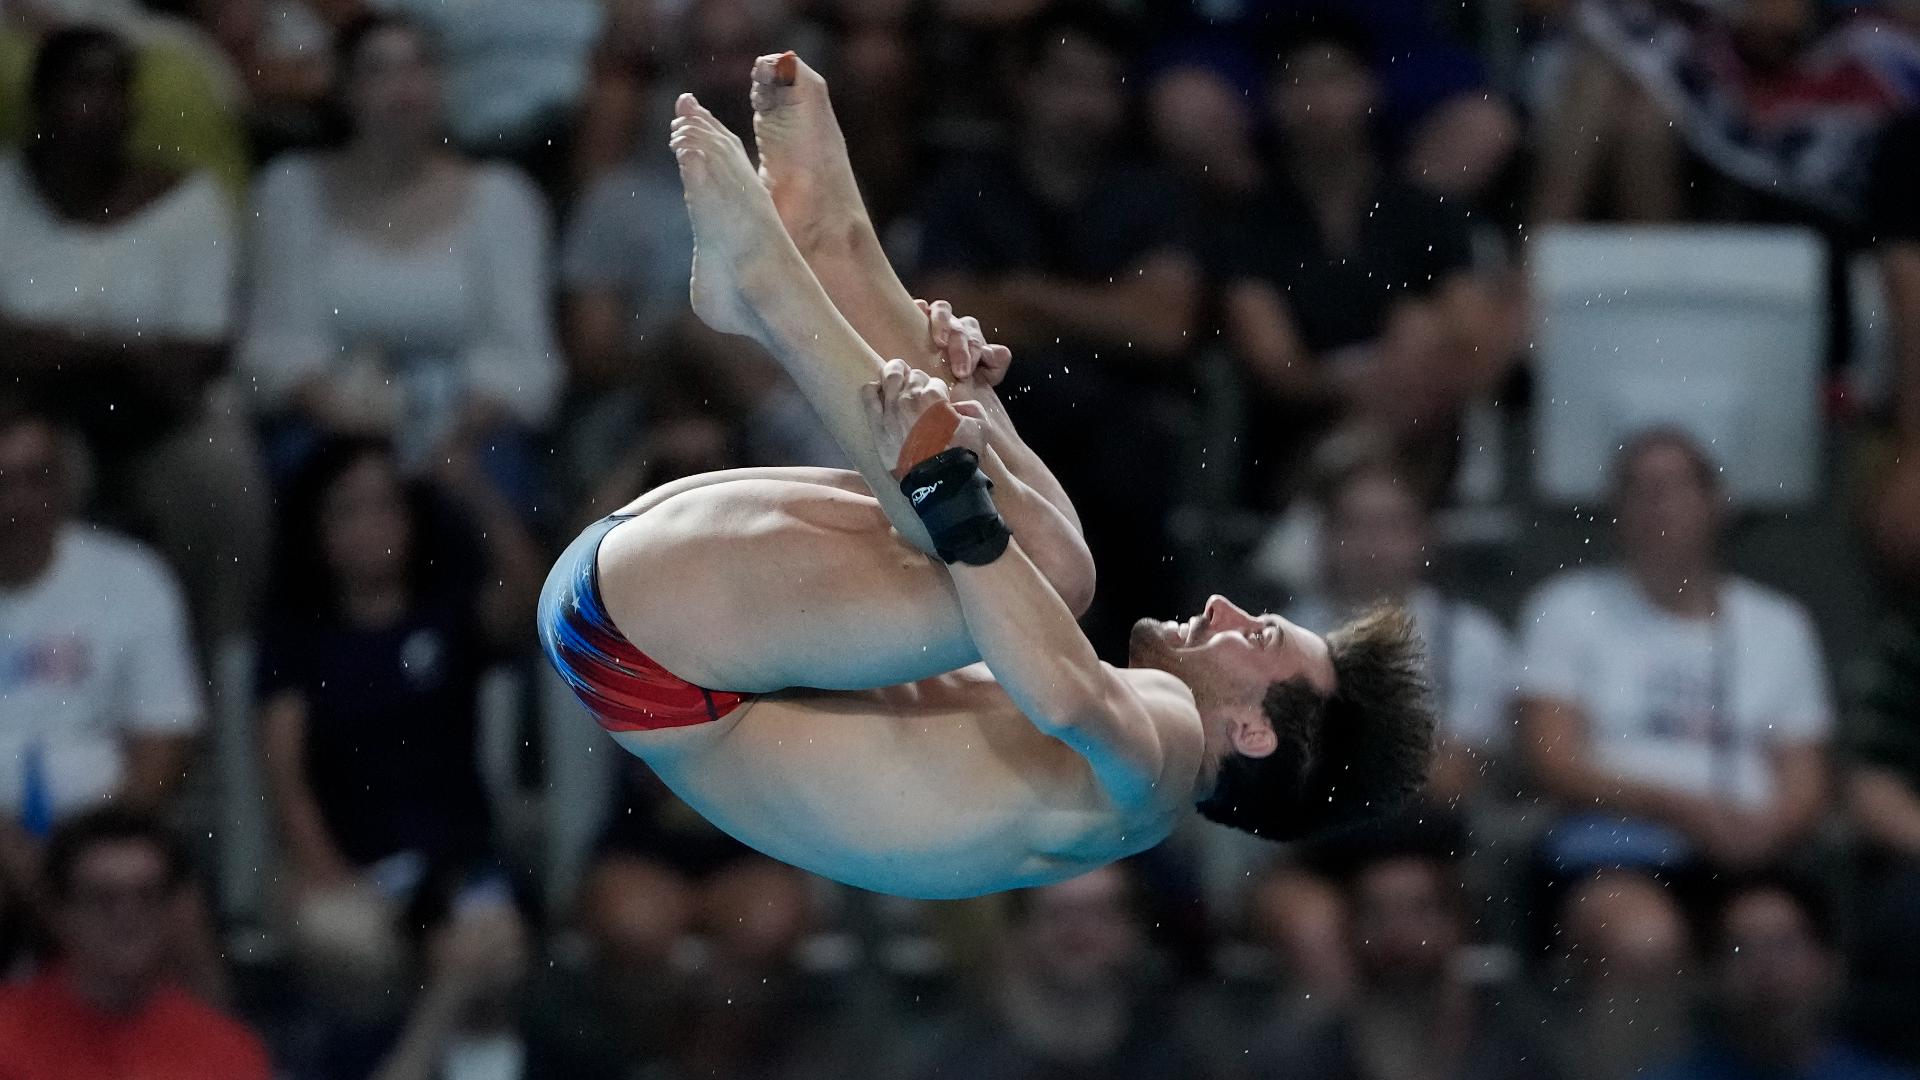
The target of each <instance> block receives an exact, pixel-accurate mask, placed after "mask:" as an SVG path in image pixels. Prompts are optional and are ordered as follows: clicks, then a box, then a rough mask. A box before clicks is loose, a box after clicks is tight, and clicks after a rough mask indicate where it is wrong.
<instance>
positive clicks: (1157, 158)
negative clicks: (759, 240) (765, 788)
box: [0, 0, 1920, 1080]
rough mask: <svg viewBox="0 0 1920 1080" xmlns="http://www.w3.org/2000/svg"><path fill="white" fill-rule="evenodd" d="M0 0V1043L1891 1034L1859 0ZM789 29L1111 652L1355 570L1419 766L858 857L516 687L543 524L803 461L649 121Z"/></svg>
mask: <svg viewBox="0 0 1920 1080" xmlns="http://www.w3.org/2000/svg"><path fill="white" fill-rule="evenodd" d="M0 20H3V21H0V144H3V145H4V149H0V980H4V985H0V1080H54V1078H59V1080H91V1078H96V1077H97V1078H102V1080H106V1078H113V1080H128V1078H136V1077H137V1078H140V1080H176V1078H177V1080H187V1078H194V1080H206V1078H234V1080H240V1078H254V1077H263V1076H267V1075H275V1076H281V1077H287V1078H290V1080H335V1078H338V1080H360V1078H365V1077H379V1078H382V1080H414V1078H420V1080H425V1078H444V1080H520V1078H525V1080H533V1078H545V1077H565V1078H568V1080H601V1078H606V1080H615V1078H618V1080H691V1078H693V1077H741V1078H769V1080H771V1078H812V1077H902V1078H909V1080H913V1078H933V1077H951V1078H978V1080H1040V1078H1056V1077H1058V1078H1081V1077H1087V1078H1091V1077H1101V1078H1116V1080H1125V1078H1135V1077H1139V1078H1168V1080H1172V1078H1182V1080H1186V1078H1219V1080H1230V1078H1255V1077H1288V1078H1294V1080H1308V1078H1314V1077H1325V1078H1328V1080H1335V1078H1340V1080H1466V1078H1468V1077H1473V1078H1476V1080H1477V1078H1483V1077H1512V1078H1516V1080H1517V1078H1521V1077H1551V1078H1556V1080H1626V1078H1628V1077H1639V1076H1656V1077H1662V1078H1697V1080H1725V1078H1745V1077H1754V1078H1760V1077H1766V1078H1784V1077H1795V1078H1799V1077H1805V1078H1809V1080H1811V1078H1821V1080H1827V1078H1841V1077H1874V1078H1879V1077H1896V1076H1910V1075H1913V1073H1912V1072H1911V1070H1913V1069H1915V1068H1920V1035H1917V1034H1916V1032H1917V1031H1920V1027H1917V1026H1916V1024H1915V1022H1914V1021H1915V1019H1916V1017H1920V119H1917V118H1920V3H1915V2H1914V0H1885V2H1883V3H1878V4H1852V3H1840V2H1837V0H1697V2H1696V0H1457V2H1448V3H1439V2H1434V0H1346V2H1344V3H1335V2H1331V0H1188V2H1182V0H1133V2H1125V0H1116V2H1113V3H1099V2H1096V0H1085V2H1069V3H1065V4H1060V3H1047V2H1043V0H153V2H151V3H147V4H142V3H140V2H139V0H0ZM786 48H793V49H797V50H799V51H800V52H801V53H802V54H803V55H804V56H805V57H807V59H808V60H809V61H810V62H811V63H812V64H813V65H814V66H815V67H817V68H818V69H819V70H820V71H821V72H822V73H823V74H824V75H826V77H827V78H828V80H829V82H830V84H831V86H832V92H833V99H834V105H835V108H836V110H837V112H838V115H839V119H840V121H841V123H842V125H843V126H844V128H845V130H846V133H847V137H848V140H849V143H850V148H851V153H852V156H853V159H854V164H855V168H856V171H857V173H858V175H859V178H860V181H861V184H862V186H863V189H864V194H865V196H866V199H867V201H868V203H869V205H870V207H871V211H872V216H873V219H874V222H875V224H876V226H877V227H878V228H879V230H880V232H881V235H882V237H883V239H884V241H885V243H886V245H887V247H888V249H889V252H890V253H891V255H892V257H893V259H894V261H895V262H896V264H897V265H898V266H899V267H900V268H901V272H902V275H903V277H904V278H905V279H906V280H907V281H908V282H909V284H910V286H911V287H912V288H913V289H914V291H915V292H916V294H918V295H921V296H925V297H928V298H944V299H949V300H951V301H953V303H954V306H955V308H956V309H957V310H958V311H959V312H961V313H962V314H972V315H976V316H978V317H979V318H980V320H981V322H982V323H983V324H984V325H985V327H986V328H987V332H988V335H989V337H990V338H991V340H994V341H998V342H1002V343H1005V344H1007V345H1009V346H1011V347H1012V349H1013V351H1014V355H1015V362H1014V367H1013V373H1012V376H1011V378H1010V380H1009V383H1008V384H1007V386H1006V387H1005V388H1003V393H1005V394H1006V396H1007V397H1008V399H1009V406H1010V408H1011V409H1012V410H1013V411H1014V412H1015V415H1016V418H1017V419H1018V420H1019V421H1020V423H1021V426H1022V430H1023V431H1024V432H1026V433H1027V434H1028V436H1029V437H1030V439H1031V441H1032V442H1033V444H1034V446H1035V448H1036V449H1037V450H1039V451H1040V452H1041V454H1042V455H1043V456H1045V457H1046V459H1047V460H1048V461H1049V462H1050V463H1051V464H1052V465H1053V467H1054V468H1055V470H1056V471H1057V472H1058V473H1059V475H1060V477H1061V479H1062V480H1063V481H1064V482H1065V484H1066V486H1067V488H1068V490H1069V491H1070V492H1072V494H1073V496H1074V498H1075V500H1076V501H1077V503H1078V505H1079V508H1080V510H1081V512H1082V515H1083V516H1084V519H1085V523H1086V526H1087V529H1088V533H1089V540H1090V543H1091V545H1092V547H1093V550H1094V553H1095V556H1096V558H1097V560H1098V563H1099V570H1100V575H1101V591H1100V597H1099V601H1098V603H1097V605H1096V607H1095V609H1094V610H1093V611H1092V612H1091V613H1090V615H1089V617H1088V619H1087V624H1086V625H1087V630H1088V633H1089V634H1090V636H1091V637H1092V638H1093V640H1094V641H1095V643H1096V645H1097V646H1098V647H1099V648H1100V649H1101V650H1102V652H1103V654H1105V655H1106V656H1107V658H1108V659H1110V660H1115V661H1118V660H1121V659H1123V652H1124V641H1125V631H1126V628H1127V626H1128V625H1129V624H1130V622H1131V621H1132V620H1133V619H1134V618H1136V617H1138V616H1141V615H1153V616H1160V617H1173V616H1175V615H1178V614H1180V613H1182V612H1185V611H1191V610H1194V609H1196V608H1197V606H1198V604H1199V603H1200V602H1201V601H1203V600H1204V598H1205V597H1206V596H1207V594H1208V593H1209V592H1212V591H1216V590H1217V591H1223V592H1226V593H1228V594H1230V595H1233V596H1235V597H1236V598H1240V597H1245V598H1247V600H1249V601H1250V602H1252V603H1258V604H1261V605H1264V606H1266V607H1267V608H1269V609H1271V610H1279V611H1283V612H1285V613H1287V614H1289V615H1290V616H1291V617H1293V618H1295V619H1298V620H1302V621H1307V622H1309V623H1310V624H1312V625H1326V624H1328V623H1331V622H1333V621H1337V620H1339V619H1341V618H1343V617H1344V616H1345V615H1347V614H1349V613H1351V612H1354V611H1356V610H1359V609H1361V608H1363V607H1365V606H1367V605H1369V604H1371V603H1372V602H1373V601H1375V600H1377V599H1380V598H1383V597H1385V598H1390V599H1395V600H1398V601H1400V602H1402V603H1405V604H1407V605H1408V606H1409V607H1410V608H1411V609H1412V611H1413V612H1414V614H1415V617H1416V619H1417V621H1418V623H1419V625H1420V627H1421V629H1422V631H1423V633H1424V635H1425V637H1426V639H1427V641H1428V644H1429V647H1430V654H1431V655H1430V663H1431V666H1432V674H1433V677H1434V681H1435V684H1436V687H1437V690H1438V693H1439V696H1440V703H1441V707H1442V711H1443V713H1444V716H1443V721H1442V730H1441V740H1440V751H1439V756H1438V759H1437V762H1436V766H1435V769H1434V772H1433V776H1432V778H1431V781H1430V783H1429V785H1428V788H1427V791H1426V792H1425V795H1424V797H1423V799H1422V801H1421V802H1420V804H1419V805H1417V806H1416V807H1414V808H1412V809H1410V810H1409V811H1407V812H1406V813H1405V814H1403V815H1402V816H1401V817H1399V818H1397V819H1396V820H1394V821H1391V822H1386V823H1383V824H1381V825H1379V826H1377V827H1373V828H1369V829H1367V830H1364V831H1361V832H1359V833H1354V834H1350V835H1347V836H1342V837H1337V838H1333V839H1331V840H1329V841H1327V842H1324V843H1318V844H1308V845H1300V846H1294V847H1281V846H1277V845H1262V844H1261V843H1260V842H1258V841H1254V840H1252V839H1250V838H1247V837H1244V836H1242V835H1241V834H1237V833H1232V834H1230V833H1228V832H1227V831H1225V830H1218V829H1213V828H1211V827H1207V826H1204V825H1199V824H1195V825H1192V826H1189V827H1187V828H1185V829H1183V830H1182V831H1181V832H1179V833H1177V834H1176V835H1175V837H1174V838H1173V839H1172V840H1170V841H1169V842H1168V843H1166V844H1165V845H1163V846H1162V847H1161V848H1159V849H1157V850H1155V851H1153V852H1151V853H1149V854H1147V855H1144V856H1141V857H1139V858H1136V859H1133V860H1130V861H1129V862H1127V863H1124V864H1120V865H1116V866H1113V867H1110V868H1107V869H1103V870H1101V871H1098V872H1096V873H1094V874H1091V875H1088V876H1087V877H1084V878H1080V879H1077V880H1074V881H1070V882H1067V883H1064V884H1060V885H1056V886H1052V887H1048V888H1044V889H1037V890H1031V891H1027V892H1021V893H1014V894H1007V895H1001V896H993V897H987V898H983V899H980V900H977V901H967V902H953V903H925V902H911V901H905V900H899V899H895V898H888V897H880V896H875V895H871V894H865V893H860V892H857V891H854V890H850V889H846V888H843V887H840V886H837V885H834V884H832V883H829V882H826V881H823V880H820V879H818V878H814V877H811V876H808V875H806V874H803V873H800V872H798V871H795V870H792V869H790V868H788V867H785V866H782V865H779V864H775V863H772V862H770V861H768V860H766V859H765V858H763V857H761V856H759V855H757V854H755V853H754V852H752V851H749V850H747V849H745V848H743V847H742V846H740V845H739V844H737V843H735V842H733V841H732V840H730V839H728V838H727V837H725V836H723V835H721V834H719V833H717V832H716V831H715V830H713V829H712V828H711V827H710V826H708V825H706V824H705V823H704V822H703V821H702V820H700V819H699V818H698V817H697V816H696V815H694V814H693V813H692V812H691V811H690V810H689V809H687V808H686V807H685V806H684V805H682V804H681V803H680V802H678V801H677V800H676V799H675V798H674V797H673V796H672V794H671V793H670V792H668V791H667V790H666V789H665V788H664V786H663V785H661V784H660V783H659V781H658V780H657V779H656V778H654V777H653V776H652V775H651V774H650V773H649V772H648V771H647V769H646V768H645V766H644V765H643V764H642V763H641V762H640V761H638V760H637V759H634V758H631V757H630V756H628V755H626V754H624V753H622V752H621V751H620V749H619V748H618V747H617V746H615V745H614V744H613V743H612V742H611V741H610V740H608V739H606V738H605V736H604V735H603V734H601V733H600V732H599V731H598V730H597V729H596V728H595V727H594V726H593V725H592V724H591V723H588V722H586V718H585V717H583V716H582V715H581V714H580V711H579V709H578V707H577V705H576V704H575V702H574V701H573V699H572V697H571V695H570V694H568V693H567V692H566V690H565V688H564V687H563V686H561V685H560V684H558V683H557V681H556V680H554V679H553V678H551V677H550V675H549V673H548V672H547V670H546V668H545V665H544V664H542V663H540V662H539V660H538V657H537V655H536V653H537V650H535V649H534V647H533V646H534V638H533V634H532V633H531V624H532V610H533V602H534V599H535V593H536V591H537V589H538V586H539V582H540V580H541V577H542V576H543V574H544V573H545V570H546V567H547V566H548V564H549V562H550V560H551V559H552V558H553V557H554V555H555V554H556V553H557V552H558V550H559V548H560V547H561V546H563V545H564V544H565V543H566V542H567V541H568V540H569V539H570V538H571V537H572V536H573V535H574V533H575V532H576V531H577V530H578V528H580V527H581V526H582V525H583V524H585V523H586V522H588V521H591V520H593V519H595V518H597V517H599V516H600V515H602V514H604V513H606V512H607V511H608V510H610V509H612V508H614V507H616V506H618V505H620V504H622V503H624V502H626V501H627V500H628V499H630V498H631V497H633V496H634V495H635V494H637V493H639V492H640V491H641V490H643V489H644V488H646V487H647V486H649V485H652V484H657V483H660V482H662V481H665V480H668V479H671V478H674V477H678V476H682V475H685V474H688V473H691V472H697V471H701V470H708V469H721V468H728V467H733V466H740V465H777V464H834V463H835V462H836V460H837V457H838V455H837V452H836V450H835V449H834V448H833V447H832V446H831V445H830V443H827V442H826V440H825V439H824V438H823V434H822V432H821V431H820V429H819V428H818V427H817V425H816V424H815V422H814V421H813V419H812V417H811V416H810V415H809V413H808V412H807V410H806V409H805V407H804V405H803V404H802V403H801V402H800V401H799V400H798V398H797V396H796V394H795V393H794V391H793V389H792V388H791V386H790V385H788V383H787V382H786V381H785V380H784V378H783V377H782V376H781V375H780V374H779V371H778V369H777V368H776V367H775V366H774V365H773V364H772V363H771V362H770V361H769V359H768V358H767V357H765V356H763V355H759V354H757V353H756V352H755V350H754V348H753V347H752V346H751V345H749V344H748V343H746V342H744V341H743V340H740V339H730V338H720V337H718V336H716V335H714V334H712V333H711V332H709V331H707V330H705V329H704V328H703V327H702V326H700V325H699V324H698V322H697V320H695V319H694V318H693V316H692V313H691V311H690V310H689V308H688V304H687V280H686V278H687V268H688V261H689V254H690V244H691V239H690V235H689V229H688V225H687V220H686V216H685V213H684V211H683V208H682V206H681V203H680V194H679V185H678V181H677V178H676V176H675V174H674V171H673V163H672V159H671V157H670V155H669V154H668V152H667V150H666V145H665V144H666V139H665V135H666V118H667V116H668V112H669V109H670V105H671V102H672V99H673V97H674V96H675V95H676V94H678V93H679V92H682V91H687V90H691V91H693V92H695V93H697V94H698V95H699V96H700V97H701V99H702V100H703V101H704V102H706V103H707V104H708V105H710V106H711V107H712V108H713V109H714V111H715V112H716V113H718V114H719V115H720V116H721V117H722V118H723V119H725V120H726V121H727V122H728V123H729V124H731V125H733V126H735V127H736V129H741V130H743V131H744V129H745V128H746V127H747V126H748V125H749V121H750V113H749V111H748V107H747V97H746V87H747V75H748V71H749V69H750V67H751V64H752V62H753V59H754V57H755V56H756V55H758V54H761V53H765V52H772V51H778V50H781V49H786Z"/></svg>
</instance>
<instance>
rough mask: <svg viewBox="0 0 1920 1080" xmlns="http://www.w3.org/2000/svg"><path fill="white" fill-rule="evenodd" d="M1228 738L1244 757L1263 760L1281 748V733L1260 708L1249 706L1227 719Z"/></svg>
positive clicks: (1236, 750)
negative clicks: (1275, 729)
mask: <svg viewBox="0 0 1920 1080" xmlns="http://www.w3.org/2000/svg"><path fill="white" fill-rule="evenodd" d="M1227 738H1228V739H1229V740H1231V741H1232V743H1233V749H1234V751H1235V752H1237V753H1239V754H1240V755H1242V756H1243V757H1250V758H1263V757H1266V756H1268V755H1269V754H1272V753H1273V752H1274V751H1275V750H1278V749H1279V748H1280V735H1279V733H1278V732H1276V731H1274V730H1273V723H1272V721H1270V720H1268V719H1267V714H1266V712H1265V710H1263V709H1261V708H1259V707H1258V706H1247V707H1245V708H1242V709H1240V710H1238V711H1236V712H1235V713H1234V714H1233V715H1232V716H1229V717H1228V718H1227Z"/></svg>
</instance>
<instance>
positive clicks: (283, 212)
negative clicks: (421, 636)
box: [241, 18, 562, 509]
mask: <svg viewBox="0 0 1920 1080" xmlns="http://www.w3.org/2000/svg"><path fill="white" fill-rule="evenodd" d="M340 56H341V58H342V59H341V70H342V78H343V79H344V80H345V84H346V87H345V96H346V99H347V105H348V110H349V113H350V114H351V123H352V128H353V133H352V136H351V138H350V139H349V140H348V142H347V144H346V145H345V146H344V147H343V148H342V149H340V150H338V151H334V152H330V153H326V154H316V155H308V154H297V155H291V156H289V157H288V158H286V159H284V160H282V161H281V162H279V163H278V164H276V165H274V166H272V167H271V168H270V169H269V170H268V172H267V174H266V175H265V176H264V177H263V178H262V179H261V181H260V183H259V186H258V188H257V189H256V191H255V195H254V212H255V216H256V218H257V219H258V220H257V228H256V231H255V234H254V236H253V250H252V263H251V267H250V270H251V275H252V276H251V280H250V281H249V286H250V290H251V291H250V307H249V311H248V315H247V327H246V336H245V339H244V341H243V343H242V346H241V364H242V365H243V367H244V368H245V370H246V371H247V373H248V374H249V375H251V376H252V378H253V385H254V388H255V390H256V391H257V392H258V397H259V401H260V406H261V408H262V409H263V410H265V411H268V412H270V413H276V414H278V418H279V425H278V435H277V437H276V440H275V446H274V447H273V448H272V449H273V451H274V456H275V458H276V459H277V460H276V461H275V465H276V469H277V471H279V472H281V473H282V474H286V473H290V472H291V471H292V470H293V469H294V468H295V467H297V461H298V458H299V456H300V455H301V454H302V453H303V452H304V450H305V447H306V445H307V444H308V443H310V442H311V440H312V439H313V438H314V437H315V435H316V433H324V432H329V431H332V432H351V433H366V432H369V431H378V432H380V433H383V434H392V435H394V436H395V437H396V438H397V439H398V440H399V445H400V454H401V459H402V461H403V462H404V463H405V464H406V466H407V467H408V468H409V469H410V470H412V469H417V468H419V467H420V466H422V465H423V464H424V463H426V462H427V461H429V460H430V459H434V458H444V457H446V456H448V455H449V454H452V453H455V452H456V451H457V450H458V449H460V448H465V449H468V450H472V451H474V452H475V453H476V454H477V456H478V457H479V459H480V460H481V462H482V465H483V467H484V468H485V469H486V470H487V472H488V474H489V475H490V476H492V477H493V478H494V480H495V482H496V483H497V484H499V485H500V486H501V488H502V489H503V490H504V491H506V492H508V494H509V497H510V498H511V499H512V501H513V502H514V504H515V505H516V506H520V507H522V508H523V509H525V508H530V507H532V506H534V505H537V503H538V490H539V489H538V481H537V478H536V472H535V457H536V455H535V452H534V449H533V443H534V439H535V433H536V432H537V431H538V430H539V429H540V428H541V427H542V425H544V424H545V423H546V421H547V420H548V418H549V416H550V414H551V411H552V408H553V404H554V400H555V398H556V396H557V395H558V393H559V388H560V380H561V377H562V370H561V363H560V358H559V355H558V347H557V345H556V344H555V341H554V335H553V326H552V321H551V318H550V316H549V310H548V306H549V299H548V288H549V283H548V266H547V261H548V251H549V234H548V228H549V226H548V221H547V212H546V209H545V208H544V207H543V206H542V205H541V202H540V198H539V196H538V195H537V194H536V193H535V192H534V191H533V189H532V188H531V186H529V185H528V184H527V183H526V181H525V180H524V179H523V178H522V177H521V176H520V175H519V174H518V173H517V172H515V171H513V170H511V169H508V168H505V167H502V166H497V165H476V164H474V163H472V162H469V161H468V160H466V159H465V158H462V157H460V156H459V155H458V154H457V153H455V152H453V151H452V150H450V149H448V148H447V146H446V143H445V140H444V139H443V137H442V135H441V119H440V118H441V105H440V102H441V87H440V67H439V61H438V59H437V56H436V54H435V53H434V51H433V47H432V44H431V43H430V41H429V40H428V39H427V37H426V36H425V35H424V34H423V33H422V32H421V31H419V30H418V29H416V28H415V27H414V26H413V25H412V24H410V23H407V22H405V21H403V20H400V19H395V18H376V19H370V20H368V21H365V22H362V23H359V24H356V25H355V27H354V28H353V29H352V30H351V31H349V32H347V33H346V34H344V35H343V36H342V38H341V42H340Z"/></svg>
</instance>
